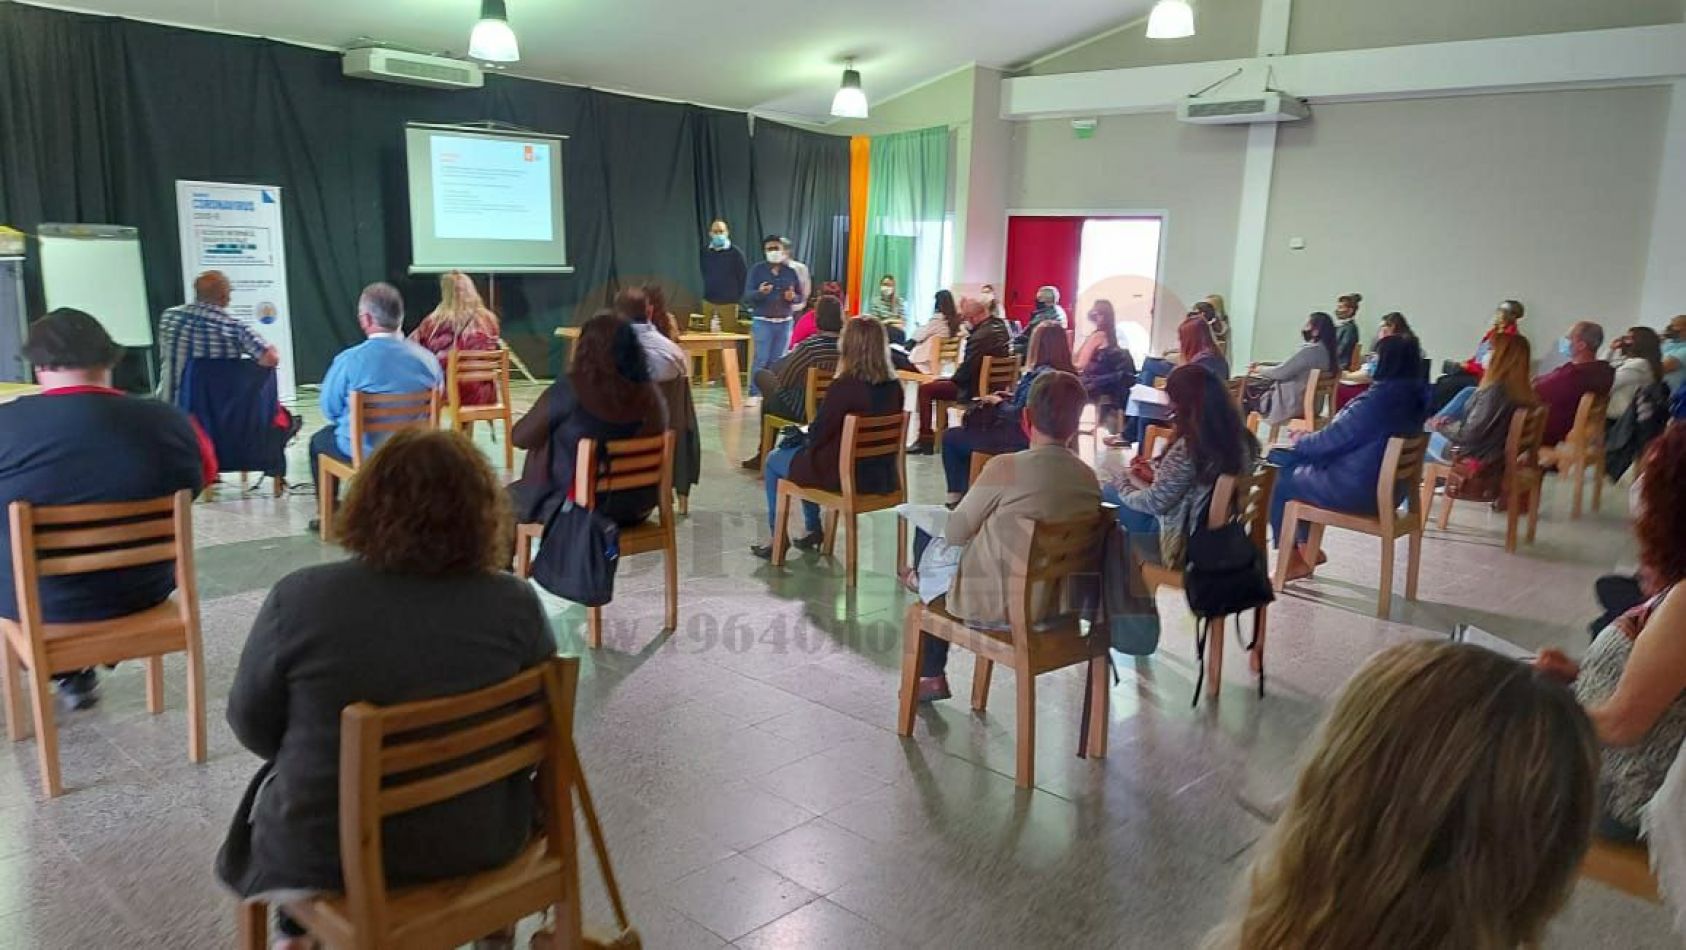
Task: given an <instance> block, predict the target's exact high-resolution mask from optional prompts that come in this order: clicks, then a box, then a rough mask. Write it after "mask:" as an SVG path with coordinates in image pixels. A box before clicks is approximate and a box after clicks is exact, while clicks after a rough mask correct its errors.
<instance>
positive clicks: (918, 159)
mask: <svg viewBox="0 0 1686 950" xmlns="http://www.w3.org/2000/svg"><path fill="white" fill-rule="evenodd" d="M948 152H949V145H948V129H947V127H938V128H933V129H921V130H919V131H917V132H898V133H896V134H894V135H876V136H873V138H872V164H871V175H872V177H871V180H870V183H869V184H868V185H867V199H866V251H865V261H864V264H863V266H862V273H861V289H862V296H864V297H866V298H867V299H866V300H865V301H863V302H862V305H861V312H863V313H864V312H866V311H867V310H869V309H870V308H871V305H872V301H873V300H874V299H876V294H877V293H878V282H879V280H880V279H882V278H883V276H884V275H885V274H891V275H894V276H895V278H896V286H897V288H898V289H899V291H900V293H901V296H902V300H903V304H904V306H905V307H906V314H907V318H908V325H909V326H910V327H911V326H913V325H914V324H916V323H922V322H924V321H925V320H927V319H929V317H930V315H931V298H932V297H933V296H934V295H935V294H936V292H937V291H938V290H939V289H941V287H942V281H943V276H944V270H945V268H946V266H947V261H948V252H949V247H948V245H949V243H950V241H951V240H952V236H951V233H950V232H951V228H950V226H949V224H948V221H947V217H948Z"/></svg>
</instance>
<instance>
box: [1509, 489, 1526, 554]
mask: <svg viewBox="0 0 1686 950" xmlns="http://www.w3.org/2000/svg"><path fill="white" fill-rule="evenodd" d="M1527 497H1528V492H1527V491H1526V490H1524V489H1520V488H1517V487H1515V485H1512V486H1511V489H1510V491H1508V492H1505V553H1506V554H1515V553H1516V529H1517V525H1518V524H1519V523H1520V522H1521V521H1522V507H1521V506H1522V505H1523V504H1525V503H1526V502H1525V499H1527Z"/></svg>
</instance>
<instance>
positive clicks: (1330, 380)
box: [1243, 369, 1341, 445]
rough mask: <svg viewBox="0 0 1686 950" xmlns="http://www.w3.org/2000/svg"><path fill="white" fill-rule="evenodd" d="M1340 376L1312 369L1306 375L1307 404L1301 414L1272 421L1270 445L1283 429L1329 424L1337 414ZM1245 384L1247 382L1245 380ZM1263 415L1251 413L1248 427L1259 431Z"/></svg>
mask: <svg viewBox="0 0 1686 950" xmlns="http://www.w3.org/2000/svg"><path fill="white" fill-rule="evenodd" d="M1340 381H1341V380H1340V376H1339V375H1337V374H1334V373H1324V372H1323V371H1322V370H1320V369H1314V370H1312V371H1311V375H1309V376H1307V377H1306V383H1305V405H1304V406H1303V407H1302V408H1301V409H1300V415H1298V416H1296V417H1295V418H1292V419H1289V420H1287V421H1286V422H1280V423H1276V422H1273V423H1271V426H1270V436H1269V437H1268V438H1266V439H1265V443H1266V444H1267V445H1268V444H1270V443H1273V442H1275V441H1276V438H1277V436H1279V435H1281V434H1282V430H1283V429H1287V430H1288V431H1289V432H1316V431H1318V430H1320V429H1322V428H1323V427H1324V426H1326V425H1328V424H1329V420H1330V419H1333V418H1334V416H1335V385H1336V384H1337V383H1339V382H1340ZM1243 385H1245V382H1243ZM1261 421H1263V417H1262V416H1260V415H1259V414H1258V413H1256V412H1254V413H1250V414H1249V415H1248V417H1247V428H1248V429H1250V430H1252V431H1253V432H1255V433H1256V432H1258V428H1259V423H1260V422H1261Z"/></svg>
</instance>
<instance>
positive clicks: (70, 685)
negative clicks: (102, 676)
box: [58, 669, 100, 710]
mask: <svg viewBox="0 0 1686 950" xmlns="http://www.w3.org/2000/svg"><path fill="white" fill-rule="evenodd" d="M99 690H100V681H99V676H98V675H97V674H95V673H94V671H93V670H91V669H88V670H79V671H77V672H75V673H68V674H66V675H65V676H64V677H62V678H61V679H59V680H58V694H59V702H60V703H61V704H63V705H64V707H65V708H66V709H71V710H76V709H89V708H92V707H93V706H94V705H95V704H97V703H98V702H99V701H100V692H99Z"/></svg>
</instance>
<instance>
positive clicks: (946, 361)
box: [932, 336, 961, 376]
mask: <svg viewBox="0 0 1686 950" xmlns="http://www.w3.org/2000/svg"><path fill="white" fill-rule="evenodd" d="M960 343H961V340H960V338H959V337H957V336H945V337H943V338H942V340H941V341H940V342H938V343H937V362H936V365H935V366H934V367H932V368H933V369H935V370H936V371H937V375H939V376H941V375H942V371H943V367H945V366H957V365H959V363H960Z"/></svg>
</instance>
